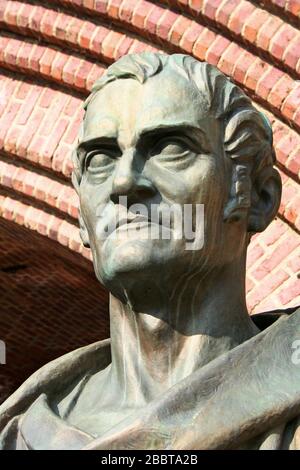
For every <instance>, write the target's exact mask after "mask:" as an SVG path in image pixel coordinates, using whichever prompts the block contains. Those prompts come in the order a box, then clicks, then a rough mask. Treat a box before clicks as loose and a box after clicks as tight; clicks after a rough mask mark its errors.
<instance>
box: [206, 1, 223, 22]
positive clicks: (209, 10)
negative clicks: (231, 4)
mask: <svg viewBox="0 0 300 470" xmlns="http://www.w3.org/2000/svg"><path fill="white" fill-rule="evenodd" d="M221 3H222V2H220V0H206V2H205V3H204V5H203V8H202V14H203V15H204V16H207V17H208V18H209V19H211V20H215V18H216V13H217V10H218V8H219V7H220V4H221Z"/></svg>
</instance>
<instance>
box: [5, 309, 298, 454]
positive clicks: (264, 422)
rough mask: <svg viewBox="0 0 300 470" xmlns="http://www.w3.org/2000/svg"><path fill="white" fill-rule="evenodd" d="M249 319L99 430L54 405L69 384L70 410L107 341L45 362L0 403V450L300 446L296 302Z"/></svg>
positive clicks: (107, 356)
mask: <svg viewBox="0 0 300 470" xmlns="http://www.w3.org/2000/svg"><path fill="white" fill-rule="evenodd" d="M252 319H253V321H254V322H255V323H256V325H257V326H258V327H259V329H260V332H259V333H258V334H257V335H255V336H253V337H252V338H250V339H249V340H247V341H245V342H244V343H242V344H240V345H239V346H237V347H235V348H233V349H231V350H230V351H228V352H226V353H224V354H222V355H220V356H219V357H217V358H216V359H214V360H212V361H211V362H209V363H208V364H206V365H205V366H203V367H201V368H199V369H198V370H197V371H196V372H193V373H192V374H190V375H189V376H187V377H185V378H184V379H183V380H181V381H180V382H178V383H177V384H175V385H174V386H172V387H171V388H170V389H169V390H167V391H166V392H165V393H163V394H162V395H161V396H160V397H159V398H158V399H156V400H154V401H153V402H150V403H149V404H147V405H146V406H145V407H144V408H143V409H142V410H139V412H138V413H133V414H132V415H131V416H129V417H127V418H126V419H121V420H120V423H118V424H117V425H114V426H112V428H111V429H110V430H109V431H107V432H106V433H105V434H104V435H100V436H95V435H92V434H91V433H88V432H86V431H83V430H81V429H79V428H78V427H76V426H74V425H72V423H71V422H70V420H69V419H68V418H67V417H63V416H60V414H59V411H58V410H59V408H58V406H57V405H58V397H61V396H62V394H63V392H64V390H70V389H71V393H70V403H69V405H70V408H71V407H72V403H73V402H76V397H78V395H79V394H84V388H85V385H86V383H87V382H88V380H89V378H90V377H91V376H93V374H95V373H99V371H101V370H104V369H105V368H107V367H109V365H110V363H111V352H110V340H109V339H108V340H104V341H99V342H97V343H94V344H91V345H89V346H85V347H82V348H80V349H77V350H75V351H72V352H71V353H68V354H66V355H64V356H62V357H60V358H58V359H56V360H54V361H52V362H50V363H48V364H46V365H45V366H43V367H42V368H41V369H39V370H38V371H37V372H35V373H34V374H33V375H32V376H31V377H30V378H29V379H28V380H26V382H24V384H23V385H22V386H21V387H20V388H19V389H18V390H17V391H16V392H15V393H13V395H11V397H9V398H8V399H7V400H6V401H5V402H4V403H3V404H2V405H1V406H0V448H1V449H53V450H54V449H82V450H88V449H107V450H114V449H122V450H126V449H147V450H151V449H172V450H173V449H174V450H179V449H185V450H187V449H193V450H194V449H300V352H299V354H298V355H297V350H295V345H297V343H296V342H297V341H299V340H300V308H298V309H288V310H285V311H275V312H267V313H264V314H257V315H253V316H252ZM298 344H300V343H298ZM298 358H299V359H298ZM72 390H73V392H72Z"/></svg>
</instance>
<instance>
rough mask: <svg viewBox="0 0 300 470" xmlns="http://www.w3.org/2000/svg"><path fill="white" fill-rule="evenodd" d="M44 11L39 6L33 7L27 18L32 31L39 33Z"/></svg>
mask: <svg viewBox="0 0 300 470" xmlns="http://www.w3.org/2000/svg"><path fill="white" fill-rule="evenodd" d="M44 12H45V9H44V8H43V7H41V6H38V5H37V6H34V7H33V10H32V13H31V15H30V17H29V21H28V26H29V28H30V29H31V30H32V31H36V32H39V31H40V29H41V22H42V18H43V15H44Z"/></svg>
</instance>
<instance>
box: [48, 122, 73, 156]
mask: <svg viewBox="0 0 300 470" xmlns="http://www.w3.org/2000/svg"><path fill="white" fill-rule="evenodd" d="M68 124H69V121H68V120H67V119H64V118H61V119H59V120H58V121H57V123H56V125H55V126H54V129H53V131H52V132H51V135H50V136H49V138H48V141H47V144H46V146H45V149H44V152H43V157H44V158H49V159H51V158H52V155H53V153H54V151H55V149H56V147H57V146H58V144H59V141H60V139H61V138H62V136H63V134H64V132H65V130H66V128H67V126H68Z"/></svg>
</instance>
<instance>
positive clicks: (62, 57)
mask: <svg viewBox="0 0 300 470" xmlns="http://www.w3.org/2000/svg"><path fill="white" fill-rule="evenodd" d="M68 59H69V56H68V55H67V54H64V53H63V52H60V51H57V52H56V54H55V57H54V59H53V61H52V65H51V71H50V75H51V77H53V78H55V79H56V80H59V81H61V80H62V74H63V69H64V66H65V65H66V63H67V61H68Z"/></svg>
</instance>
